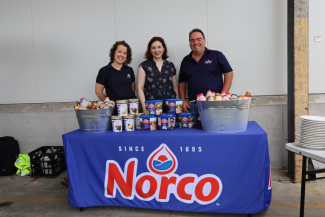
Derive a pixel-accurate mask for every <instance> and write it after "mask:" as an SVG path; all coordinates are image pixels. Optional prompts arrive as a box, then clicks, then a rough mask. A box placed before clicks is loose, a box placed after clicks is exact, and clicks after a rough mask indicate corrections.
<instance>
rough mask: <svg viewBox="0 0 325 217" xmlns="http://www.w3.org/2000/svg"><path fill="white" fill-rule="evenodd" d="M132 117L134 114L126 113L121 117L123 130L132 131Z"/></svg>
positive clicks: (133, 124) (133, 125)
mask: <svg viewBox="0 0 325 217" xmlns="http://www.w3.org/2000/svg"><path fill="white" fill-rule="evenodd" d="M134 117H135V116H134V115H128V116H124V117H123V121H124V129H125V131H134V128H135V122H134Z"/></svg>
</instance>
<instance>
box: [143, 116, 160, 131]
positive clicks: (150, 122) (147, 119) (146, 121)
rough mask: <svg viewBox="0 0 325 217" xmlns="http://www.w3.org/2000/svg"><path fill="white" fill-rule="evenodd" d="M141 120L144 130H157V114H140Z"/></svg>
mask: <svg viewBox="0 0 325 217" xmlns="http://www.w3.org/2000/svg"><path fill="white" fill-rule="evenodd" d="M140 120H141V130H142V131H151V130H157V118H156V117H155V116H148V115H143V116H140Z"/></svg>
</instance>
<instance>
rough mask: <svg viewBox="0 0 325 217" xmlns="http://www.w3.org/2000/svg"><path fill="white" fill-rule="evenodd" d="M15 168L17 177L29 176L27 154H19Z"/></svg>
mask: <svg viewBox="0 0 325 217" xmlns="http://www.w3.org/2000/svg"><path fill="white" fill-rule="evenodd" d="M15 166H16V167H17V168H18V170H17V173H16V174H17V175H20V176H24V175H27V174H30V158H29V155H28V154H19V156H18V158H17V160H16V162H15Z"/></svg>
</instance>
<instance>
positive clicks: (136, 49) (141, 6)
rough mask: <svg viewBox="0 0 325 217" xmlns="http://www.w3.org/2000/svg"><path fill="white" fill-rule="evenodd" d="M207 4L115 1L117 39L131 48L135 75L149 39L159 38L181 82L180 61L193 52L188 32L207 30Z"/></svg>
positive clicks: (180, 0)
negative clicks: (179, 74) (163, 42)
mask: <svg viewBox="0 0 325 217" xmlns="http://www.w3.org/2000/svg"><path fill="white" fill-rule="evenodd" d="M205 3H206V1H197V0H177V1H175V0H165V1H160V0H141V1H133V0H119V1H116V15H117V16H116V23H117V38H118V40H125V41H126V42H127V43H129V44H130V46H131V48H132V50H133V62H132V64H131V66H132V67H133V69H134V71H135V73H137V70H138V66H139V64H140V63H141V62H143V61H144V60H145V59H144V53H145V51H146V49H147V46H148V42H149V41H150V39H151V38H152V37H154V36H160V37H162V38H163V39H164V40H165V42H166V44H167V48H168V53H169V58H168V60H169V61H172V62H173V63H174V65H175V67H176V70H177V78H178V73H179V67H180V64H181V61H182V59H183V58H184V57H185V56H186V55H188V54H189V53H190V51H191V50H190V47H189V40H188V34H189V32H190V31H191V30H192V29H193V28H201V29H202V30H203V31H206V30H207V24H206V4H205ZM177 80H178V79H177Z"/></svg>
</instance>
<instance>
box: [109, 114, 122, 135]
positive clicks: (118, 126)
mask: <svg viewBox="0 0 325 217" xmlns="http://www.w3.org/2000/svg"><path fill="white" fill-rule="evenodd" d="M111 119H112V129H113V132H115V133H118V132H122V131H123V129H122V125H123V124H122V123H123V122H122V116H112V117H111Z"/></svg>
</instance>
